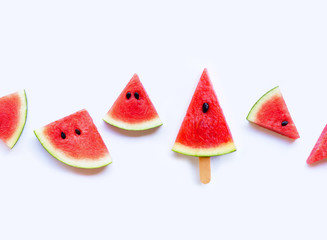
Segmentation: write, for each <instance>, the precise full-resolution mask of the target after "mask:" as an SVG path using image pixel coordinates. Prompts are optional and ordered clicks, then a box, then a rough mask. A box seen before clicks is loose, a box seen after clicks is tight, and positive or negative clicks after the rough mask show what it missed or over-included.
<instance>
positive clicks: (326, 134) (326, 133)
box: [307, 125, 327, 164]
mask: <svg viewBox="0 0 327 240" xmlns="http://www.w3.org/2000/svg"><path fill="white" fill-rule="evenodd" d="M326 158H327V125H326V126H325V128H324V130H323V131H322V133H321V135H320V137H319V139H318V141H317V143H316V144H315V146H314V148H313V149H312V151H311V154H310V156H309V157H308V159H307V163H308V164H312V163H315V162H318V161H320V160H323V159H326Z"/></svg>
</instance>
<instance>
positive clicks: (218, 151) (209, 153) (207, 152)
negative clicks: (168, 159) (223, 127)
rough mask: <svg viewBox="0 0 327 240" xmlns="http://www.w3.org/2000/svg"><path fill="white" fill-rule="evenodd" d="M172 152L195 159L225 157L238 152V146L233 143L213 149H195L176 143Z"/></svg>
mask: <svg viewBox="0 0 327 240" xmlns="http://www.w3.org/2000/svg"><path fill="white" fill-rule="evenodd" d="M172 150H173V151H174V152H177V153H181V154H184V155H188V156H194V157H213V156H220V155H225V154H228V153H232V152H235V151H236V146H235V144H234V142H233V141H230V142H228V143H223V144H221V145H219V146H217V147H211V148H195V147H189V146H186V145H183V144H181V143H177V142H176V143H175V144H174V146H173V148H172Z"/></svg>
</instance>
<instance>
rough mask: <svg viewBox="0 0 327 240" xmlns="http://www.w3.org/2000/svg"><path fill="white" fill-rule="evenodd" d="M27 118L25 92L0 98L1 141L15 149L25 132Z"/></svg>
mask: <svg viewBox="0 0 327 240" xmlns="http://www.w3.org/2000/svg"><path fill="white" fill-rule="evenodd" d="M26 117H27V100H26V93H25V90H22V91H19V92H15V93H12V94H9V95H6V96H4V97H2V98H0V139H1V140H2V141H3V142H4V143H6V144H7V146H8V147H10V148H13V147H14V146H15V144H16V142H17V141H18V139H19V137H20V135H21V134H22V132H23V129H24V126H25V123H26Z"/></svg>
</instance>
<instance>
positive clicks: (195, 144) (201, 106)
mask: <svg viewBox="0 0 327 240" xmlns="http://www.w3.org/2000/svg"><path fill="white" fill-rule="evenodd" d="M172 150H173V151H175V152H178V153H181V154H185V155H190V156H196V157H199V168H200V180H201V182H202V183H204V184H207V183H209V182H210V180H211V173H210V172H211V171H210V157H211V156H217V155H224V154H227V153H231V152H234V151H236V147H235V144H234V141H233V138H232V135H231V132H230V130H229V127H228V125H227V122H226V119H225V116H224V114H223V111H222V109H221V107H220V105H219V102H218V98H217V96H216V93H215V91H214V89H213V86H212V83H211V81H210V78H209V75H208V71H207V69H204V71H203V73H202V75H201V78H200V81H199V83H198V85H197V87H196V89H195V92H194V94H193V97H192V100H191V103H190V105H189V107H188V109H187V112H186V115H185V117H184V120H183V122H182V125H181V127H180V130H179V132H178V135H177V137H176V141H175V144H174V146H173V148H172Z"/></svg>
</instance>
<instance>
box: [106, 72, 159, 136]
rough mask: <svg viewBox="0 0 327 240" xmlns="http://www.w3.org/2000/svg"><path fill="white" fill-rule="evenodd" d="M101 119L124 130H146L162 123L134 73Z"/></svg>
mask: <svg viewBox="0 0 327 240" xmlns="http://www.w3.org/2000/svg"><path fill="white" fill-rule="evenodd" d="M103 120H104V121H105V122H107V123H109V124H111V125H113V126H116V127H118V128H122V129H126V130H146V129H150V128H154V127H158V126H161V125H162V122H161V120H160V118H159V115H158V113H157V111H156V109H155V108H154V106H153V104H152V102H151V100H150V98H149V96H148V94H147V93H146V91H145V89H144V87H143V85H142V83H141V81H140V79H139V77H138V76H137V75H136V74H134V76H133V77H132V79H131V80H130V81H129V82H128V84H127V85H126V87H125V88H124V90H123V91H122V93H121V94H120V95H119V97H118V98H117V100H116V101H115V102H114V104H113V106H112V107H111V109H110V110H109V111H108V113H107V114H106V116H105V117H104V118H103Z"/></svg>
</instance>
